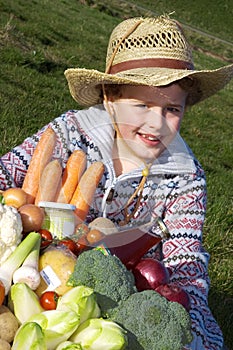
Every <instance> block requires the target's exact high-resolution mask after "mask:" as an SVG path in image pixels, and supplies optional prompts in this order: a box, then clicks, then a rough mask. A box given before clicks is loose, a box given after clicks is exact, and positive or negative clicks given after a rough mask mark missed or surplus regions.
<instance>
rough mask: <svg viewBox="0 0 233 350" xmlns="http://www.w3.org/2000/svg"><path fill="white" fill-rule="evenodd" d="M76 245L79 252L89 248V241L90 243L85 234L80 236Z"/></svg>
mask: <svg viewBox="0 0 233 350" xmlns="http://www.w3.org/2000/svg"><path fill="white" fill-rule="evenodd" d="M76 245H77V247H78V251H79V253H81V252H82V251H83V250H86V249H88V246H89V243H88V240H87V239H86V236H85V235H84V236H82V237H80V238H79V239H78V240H77V242H76Z"/></svg>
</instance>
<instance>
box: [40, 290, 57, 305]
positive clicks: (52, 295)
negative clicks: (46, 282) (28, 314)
mask: <svg viewBox="0 0 233 350" xmlns="http://www.w3.org/2000/svg"><path fill="white" fill-rule="evenodd" d="M58 298H59V295H58V294H57V293H56V292H54V291H47V292H44V293H43V294H41V296H40V305H41V306H42V307H43V309H45V310H55V309H56V307H57V301H58Z"/></svg>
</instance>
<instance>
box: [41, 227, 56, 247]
mask: <svg viewBox="0 0 233 350" xmlns="http://www.w3.org/2000/svg"><path fill="white" fill-rule="evenodd" d="M38 232H39V234H40V235H41V248H45V247H47V246H49V245H50V244H51V243H52V242H53V236H52V233H51V232H50V231H49V230H46V229H44V228H42V229H40V230H38Z"/></svg>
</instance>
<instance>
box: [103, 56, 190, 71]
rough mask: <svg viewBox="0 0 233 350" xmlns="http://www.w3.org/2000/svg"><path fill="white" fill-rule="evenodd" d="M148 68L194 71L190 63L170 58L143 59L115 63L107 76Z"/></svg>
mask: <svg viewBox="0 0 233 350" xmlns="http://www.w3.org/2000/svg"><path fill="white" fill-rule="evenodd" d="M148 67H159V68H173V69H187V70H193V69H194V66H193V64H192V63H190V62H185V61H181V60H174V59H171V58H144V59H138V60H131V61H127V62H121V63H117V64H115V65H114V66H111V68H110V70H109V74H116V73H119V72H123V71H126V70H130V69H135V68H148Z"/></svg>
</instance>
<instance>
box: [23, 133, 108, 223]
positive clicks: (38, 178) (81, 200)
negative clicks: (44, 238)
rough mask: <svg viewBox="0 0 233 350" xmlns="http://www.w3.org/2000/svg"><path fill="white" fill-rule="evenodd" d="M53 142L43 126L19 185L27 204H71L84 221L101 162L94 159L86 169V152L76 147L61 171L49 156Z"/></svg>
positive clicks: (96, 182) (96, 184)
mask: <svg viewBox="0 0 233 350" xmlns="http://www.w3.org/2000/svg"><path fill="white" fill-rule="evenodd" d="M55 144H56V134H55V132H54V131H53V129H51V128H47V129H46V130H45V132H44V133H43V134H42V136H41V138H40V140H39V142H38V144H37V146H36V148H35V151H34V153H33V155H32V158H31V162H30V164H29V167H28V171H27V173H26V176H25V179H24V182H23V186H22V188H23V190H24V191H25V192H26V193H27V195H28V199H29V202H30V203H31V204H35V205H38V203H39V202H40V201H48V202H60V203H67V204H73V205H75V206H76V210H75V213H76V214H77V216H78V217H79V218H80V219H81V220H83V221H84V220H85V218H86V215H87V213H88V211H89V208H90V205H91V203H92V200H93V196H94V193H95V190H96V187H97V186H98V183H99V181H100V179H101V177H102V176H103V172H104V165H103V163H102V162H95V163H93V164H91V165H90V166H89V167H88V168H86V166H87V161H86V154H85V153H84V152H83V151H81V150H76V151H74V152H73V153H72V154H71V155H70V157H69V159H68V161H67V164H66V167H65V169H64V170H63V169H62V166H61V164H60V162H59V161H58V160H57V159H52V156H53V151H54V148H55Z"/></svg>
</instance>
